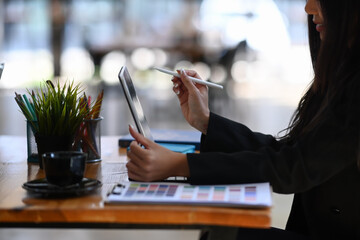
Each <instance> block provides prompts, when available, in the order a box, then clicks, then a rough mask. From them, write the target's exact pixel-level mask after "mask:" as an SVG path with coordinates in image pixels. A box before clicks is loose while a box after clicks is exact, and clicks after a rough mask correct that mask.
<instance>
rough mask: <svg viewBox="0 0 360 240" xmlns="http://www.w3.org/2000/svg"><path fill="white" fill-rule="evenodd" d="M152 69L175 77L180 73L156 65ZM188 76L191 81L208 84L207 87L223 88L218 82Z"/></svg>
mask: <svg viewBox="0 0 360 240" xmlns="http://www.w3.org/2000/svg"><path fill="white" fill-rule="evenodd" d="M154 69H156V70H158V71H160V72H163V73H166V74H170V75H173V76H175V77H180V75H179V74H178V73H177V72H173V71H170V70H167V69H164V68H158V67H154ZM188 78H189V79H190V80H191V81H193V82H196V83H199V84H202V85H206V86H209V87H215V88H220V89H223V86H221V85H219V84H215V83H212V82H208V81H204V80H201V79H198V78H194V77H190V76H188Z"/></svg>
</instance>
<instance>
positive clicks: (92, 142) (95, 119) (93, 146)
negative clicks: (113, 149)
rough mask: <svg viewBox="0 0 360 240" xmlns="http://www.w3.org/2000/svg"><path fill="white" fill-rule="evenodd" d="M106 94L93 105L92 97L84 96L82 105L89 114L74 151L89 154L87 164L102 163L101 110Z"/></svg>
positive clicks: (76, 139) (78, 135)
mask: <svg viewBox="0 0 360 240" xmlns="http://www.w3.org/2000/svg"><path fill="white" fill-rule="evenodd" d="M103 94H104V92H103V91H102V92H101V93H100V94H99V95H98V96H97V98H96V101H95V103H94V104H93V105H92V104H91V96H86V95H85V94H84V96H83V97H82V98H81V99H80V104H81V105H84V106H85V108H86V109H87V110H86V111H87V114H86V115H85V118H84V120H83V121H82V123H81V125H80V127H79V130H78V132H77V134H76V137H75V140H74V147H73V148H74V150H76V151H80V152H83V153H87V160H86V162H87V163H93V162H99V161H101V121H102V120H103V117H101V116H100V109H101V105H102V99H103Z"/></svg>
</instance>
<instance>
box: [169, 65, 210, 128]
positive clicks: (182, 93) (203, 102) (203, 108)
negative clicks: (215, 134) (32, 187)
mask: <svg viewBox="0 0 360 240" xmlns="http://www.w3.org/2000/svg"><path fill="white" fill-rule="evenodd" d="M178 73H179V74H180V76H181V78H177V77H174V78H173V79H172V81H173V83H174V87H173V91H174V92H175V93H176V95H177V96H178V99H179V102H180V106H181V111H182V113H183V115H184V117H185V119H186V121H188V123H189V124H190V125H191V126H193V127H194V128H196V129H197V130H199V131H200V132H202V133H203V134H206V133H207V128H208V123H209V115H210V110H209V106H208V105H209V103H208V87H207V86H206V85H202V84H197V83H194V82H192V81H191V80H190V79H189V78H188V76H191V77H195V78H200V76H199V75H198V74H197V73H196V72H195V71H192V70H186V71H185V70H178Z"/></svg>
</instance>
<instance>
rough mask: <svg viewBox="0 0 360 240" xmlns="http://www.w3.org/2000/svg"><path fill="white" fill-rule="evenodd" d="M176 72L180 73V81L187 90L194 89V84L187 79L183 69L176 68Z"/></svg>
mask: <svg viewBox="0 0 360 240" xmlns="http://www.w3.org/2000/svg"><path fill="white" fill-rule="evenodd" d="M188 71H190V70H188ZM177 72H178V73H179V74H180V77H181V81H182V83H183V85H184V86H185V88H186V89H187V91H196V87H195V84H194V83H193V82H192V81H191V80H190V79H189V77H188V75H187V73H186V72H185V70H184V69H181V70H177ZM192 74H193V73H192Z"/></svg>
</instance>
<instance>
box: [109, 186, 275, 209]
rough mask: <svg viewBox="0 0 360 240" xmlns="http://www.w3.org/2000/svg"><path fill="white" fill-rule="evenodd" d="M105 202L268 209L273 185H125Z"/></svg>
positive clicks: (115, 188)
mask: <svg viewBox="0 0 360 240" xmlns="http://www.w3.org/2000/svg"><path fill="white" fill-rule="evenodd" d="M105 202H106V203H107V204H176V205H203V206H221V207H242V208H246V207H248V208H250V207H251V208H266V207H270V206H271V204H272V200H271V190H270V185H269V183H255V184H238V185H190V184H188V183H168V182H151V183H149V182H124V183H119V184H116V185H115V186H114V188H113V189H112V191H111V192H110V193H109V194H108V196H107V198H106V200H105Z"/></svg>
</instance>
